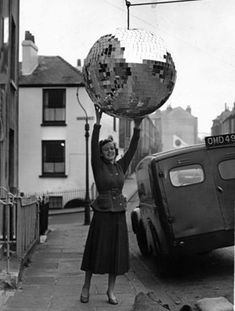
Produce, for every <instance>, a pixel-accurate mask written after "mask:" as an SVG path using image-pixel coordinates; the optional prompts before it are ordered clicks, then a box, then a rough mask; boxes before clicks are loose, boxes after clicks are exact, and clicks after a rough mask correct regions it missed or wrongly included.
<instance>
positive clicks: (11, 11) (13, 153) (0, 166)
mask: <svg viewBox="0 0 235 311" xmlns="http://www.w3.org/2000/svg"><path fill="white" fill-rule="evenodd" d="M0 29H1V31H0V187H2V189H7V191H10V192H12V193H14V194H15V193H17V191H18V57H19V49H18V42H19V1H18V0H15V1H10V0H1V1H0Z"/></svg>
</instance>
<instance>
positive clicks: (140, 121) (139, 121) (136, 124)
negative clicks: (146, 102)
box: [134, 118, 144, 129]
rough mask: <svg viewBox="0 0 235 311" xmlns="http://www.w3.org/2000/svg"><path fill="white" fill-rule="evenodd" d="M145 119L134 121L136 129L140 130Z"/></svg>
mask: <svg viewBox="0 0 235 311" xmlns="http://www.w3.org/2000/svg"><path fill="white" fill-rule="evenodd" d="M143 119H144V118H137V119H134V124H135V128H136V129H139V128H140V126H141V123H142V121H143Z"/></svg>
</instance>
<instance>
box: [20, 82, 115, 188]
mask: <svg viewBox="0 0 235 311" xmlns="http://www.w3.org/2000/svg"><path fill="white" fill-rule="evenodd" d="M76 91H77V89H76V88H75V87H69V88H67V89H66V125H67V126H41V123H42V88H38V87H37V88H30V87H26V88H22V87H21V88H20V91H19V188H20V191H22V192H24V193H27V194H32V193H39V194H41V193H47V192H61V191H70V190H75V189H78V190H81V191H82V194H84V191H85V156H86V155H85V129H84V126H85V120H78V119H77V118H78V117H84V116H85V114H84V111H83V110H82V108H81V107H80V106H79V104H78V102H77V98H76ZM79 99H80V101H81V103H82V105H83V106H84V108H85V109H86V111H87V114H88V117H93V120H89V125H90V137H89V164H90V151H91V150H90V143H91V134H92V129H93V124H94V122H95V109H94V105H93V103H92V102H91V100H90V98H89V96H88V94H87V92H86V91H85V89H84V88H79ZM118 126H119V123H118V120H117V131H116V132H113V118H112V117H110V116H108V115H105V114H104V115H103V117H102V128H101V139H102V138H105V137H107V136H108V135H112V136H113V137H114V140H115V141H117V142H118ZM42 140H65V142H66V143H65V152H66V175H67V177H66V178H48V177H47V178H46V177H40V176H41V173H42V168H41V165H42V151H41V141H42ZM93 182H94V179H93V174H92V170H91V166H89V183H90V186H91V185H92V183H93Z"/></svg>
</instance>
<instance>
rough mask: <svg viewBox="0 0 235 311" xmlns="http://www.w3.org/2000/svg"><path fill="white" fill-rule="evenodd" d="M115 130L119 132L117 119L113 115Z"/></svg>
mask: <svg viewBox="0 0 235 311" xmlns="http://www.w3.org/2000/svg"><path fill="white" fill-rule="evenodd" d="M113 131H114V132H117V119H116V118H115V117H113Z"/></svg>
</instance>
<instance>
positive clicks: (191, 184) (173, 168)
mask: <svg viewBox="0 0 235 311" xmlns="http://www.w3.org/2000/svg"><path fill="white" fill-rule="evenodd" d="M191 166H192V168H193V166H194V167H196V166H197V167H198V168H200V169H201V171H202V173H203V176H202V177H203V178H202V180H201V181H199V182H193V183H187V184H180V185H178V186H177V185H175V184H173V182H172V177H171V174H170V173H171V172H172V171H173V170H176V169H178V170H179V171H180V168H185V167H191ZM182 170H183V169H182ZM168 174H169V180H170V183H171V185H172V186H173V187H174V188H182V187H188V186H194V185H198V184H202V183H203V182H204V181H205V179H206V175H205V171H204V168H203V166H202V165H201V164H199V163H192V164H188V165H181V166H177V167H172V168H171V169H170V170H169V172H168Z"/></svg>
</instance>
